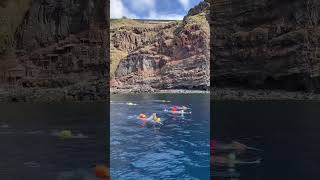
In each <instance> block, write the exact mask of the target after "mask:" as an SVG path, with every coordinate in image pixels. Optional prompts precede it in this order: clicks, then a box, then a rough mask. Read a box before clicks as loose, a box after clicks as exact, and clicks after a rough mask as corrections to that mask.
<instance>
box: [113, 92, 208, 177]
mask: <svg viewBox="0 0 320 180" xmlns="http://www.w3.org/2000/svg"><path fill="white" fill-rule="evenodd" d="M159 100H166V101H170V102H160V101H159ZM127 103H129V104H130V103H132V104H130V105H128V104H127ZM209 104H210V100H209V94H146V95H141V94H139V95H112V96H111V106H110V112H111V113H110V133H111V134H110V140H111V142H110V170H111V179H115V180H117V179H121V180H131V179H132V180H133V179H146V180H149V179H150V180H152V179H166V180H169V179H186V180H188V179H190V180H194V179H201V180H206V179H210V145H209V139H210V107H209ZM172 105H179V106H182V105H184V106H187V107H190V108H191V111H192V113H191V114H185V115H183V116H181V115H178V114H171V113H169V112H164V109H166V108H169V107H170V106H172ZM140 113H144V114H146V115H147V116H150V115H151V114H152V113H157V116H158V117H160V118H161V121H162V122H163V125H162V126H161V127H158V126H157V127H153V126H152V125H143V123H142V121H141V120H139V119H137V118H135V117H136V116H137V115H138V114H140Z"/></svg>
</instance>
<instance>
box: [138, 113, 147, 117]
mask: <svg viewBox="0 0 320 180" xmlns="http://www.w3.org/2000/svg"><path fill="white" fill-rule="evenodd" d="M146 117H147V116H146V115H145V114H139V118H146Z"/></svg>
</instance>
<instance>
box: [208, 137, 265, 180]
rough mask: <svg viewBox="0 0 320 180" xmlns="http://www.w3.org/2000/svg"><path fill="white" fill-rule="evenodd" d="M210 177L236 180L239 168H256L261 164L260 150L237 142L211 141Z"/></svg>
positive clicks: (238, 177)
mask: <svg viewBox="0 0 320 180" xmlns="http://www.w3.org/2000/svg"><path fill="white" fill-rule="evenodd" d="M210 147H211V166H212V172H211V173H212V176H213V177H216V178H219V179H225V180H227V179H230V180H238V179H240V177H241V174H240V171H239V167H241V166H242V167H243V166H246V167H247V168H248V167H250V166H257V165H259V164H260V163H261V160H262V159H261V154H262V150H260V149H257V148H254V147H250V146H247V145H245V144H243V143H240V142H238V141H230V142H227V141H216V140H211V143H210Z"/></svg>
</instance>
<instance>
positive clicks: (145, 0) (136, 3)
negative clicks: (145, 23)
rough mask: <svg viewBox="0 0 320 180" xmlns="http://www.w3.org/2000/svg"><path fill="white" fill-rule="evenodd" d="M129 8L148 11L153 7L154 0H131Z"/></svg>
mask: <svg viewBox="0 0 320 180" xmlns="http://www.w3.org/2000/svg"><path fill="white" fill-rule="evenodd" d="M130 5H131V8H132V9H134V10H135V11H148V10H150V9H154V8H155V5H156V1H155V0H131V1H130Z"/></svg>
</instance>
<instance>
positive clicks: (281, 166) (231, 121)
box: [211, 101, 320, 180]
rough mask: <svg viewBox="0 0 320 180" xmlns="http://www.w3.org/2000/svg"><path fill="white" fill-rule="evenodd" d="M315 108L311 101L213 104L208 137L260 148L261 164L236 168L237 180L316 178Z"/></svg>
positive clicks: (317, 114) (318, 148)
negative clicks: (210, 128) (238, 175)
mask: <svg viewBox="0 0 320 180" xmlns="http://www.w3.org/2000/svg"><path fill="white" fill-rule="evenodd" d="M319 107H320V104H319V103H312V102H280V101H278V102H268V101H253V102H235V101H220V102H219V101H213V102H212V103H211V113H212V119H213V121H212V122H213V123H212V124H211V125H212V133H211V134H212V136H211V139H215V140H222V141H225V142H227V143H230V142H231V141H232V140H236V141H238V142H241V143H243V144H245V145H248V146H251V147H254V148H257V149H260V150H261V153H258V154H257V157H258V158H261V159H262V160H261V163H260V164H251V165H243V166H240V165H239V166H236V168H235V170H236V172H238V173H239V174H240V177H239V178H238V179H240V180H270V179H290V180H301V179H308V180H318V179H319V177H320V171H319V162H320V156H319V151H320V143H319V139H320V131H319V129H320V121H319V117H320V111H319ZM249 157H255V155H250V156H249ZM237 158H238V156H237ZM239 158H240V157H239ZM252 160H255V158H253V159H252ZM256 160H257V159H256ZM213 168H214V167H213ZM213 173H214V171H213ZM213 179H215V180H216V179H219V178H216V177H214V178H213Z"/></svg>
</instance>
